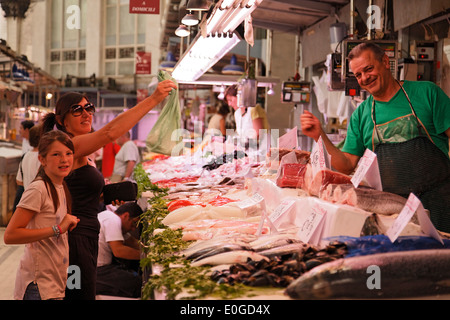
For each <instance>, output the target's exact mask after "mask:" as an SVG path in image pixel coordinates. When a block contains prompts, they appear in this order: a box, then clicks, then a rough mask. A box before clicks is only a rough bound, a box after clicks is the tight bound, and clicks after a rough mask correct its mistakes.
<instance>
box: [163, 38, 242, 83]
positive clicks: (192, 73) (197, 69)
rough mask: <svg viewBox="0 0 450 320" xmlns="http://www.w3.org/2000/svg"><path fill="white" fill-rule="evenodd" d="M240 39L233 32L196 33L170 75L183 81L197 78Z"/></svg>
mask: <svg viewBox="0 0 450 320" xmlns="http://www.w3.org/2000/svg"><path fill="white" fill-rule="evenodd" d="M240 41H241V37H240V36H239V35H238V34H237V33H235V32H233V33H227V34H220V35H216V34H214V35H208V36H206V37H202V36H201V34H200V33H198V34H197V36H196V38H195V39H194V41H193V42H192V44H191V45H190V46H189V48H187V50H186V53H185V54H184V55H183V57H182V58H181V59H180V61H178V63H177V65H176V66H175V69H174V70H173V73H172V77H174V78H175V79H176V80H184V81H192V80H197V79H198V78H199V77H200V76H201V75H203V74H204V73H205V72H206V71H208V70H209V68H211V67H212V66H213V65H214V64H215V63H216V62H217V61H219V60H220V59H222V57H223V56H224V55H225V54H226V53H227V52H228V51H230V50H231V49H232V48H234V47H235V46H236V45H237V44H238V43H239V42H240Z"/></svg>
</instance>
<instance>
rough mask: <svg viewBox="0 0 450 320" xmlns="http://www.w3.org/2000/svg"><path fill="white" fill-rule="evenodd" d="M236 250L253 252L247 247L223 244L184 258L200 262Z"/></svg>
mask: <svg viewBox="0 0 450 320" xmlns="http://www.w3.org/2000/svg"><path fill="white" fill-rule="evenodd" d="M237 250H247V251H253V250H252V248H251V247H250V246H248V245H239V244H234V243H229V244H227V243H224V244H222V245H221V246H217V247H215V248H214V247H213V248H209V249H204V250H201V251H199V252H196V254H194V255H191V256H189V257H186V259H194V262H195V261H198V260H202V259H205V258H207V257H212V256H215V255H217V254H221V253H224V252H230V251H237Z"/></svg>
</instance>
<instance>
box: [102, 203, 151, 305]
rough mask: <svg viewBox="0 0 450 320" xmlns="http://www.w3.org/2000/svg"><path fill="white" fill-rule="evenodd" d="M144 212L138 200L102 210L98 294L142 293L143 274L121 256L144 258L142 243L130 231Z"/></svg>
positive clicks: (130, 258) (132, 296)
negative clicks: (114, 209)
mask: <svg viewBox="0 0 450 320" xmlns="http://www.w3.org/2000/svg"><path fill="white" fill-rule="evenodd" d="M141 214H142V209H141V207H140V206H139V205H138V204H137V203H136V202H127V203H125V204H123V205H121V206H120V207H119V208H117V210H116V211H115V212H112V211H109V210H105V211H102V212H100V213H99V215H98V220H99V221H100V235H99V251H98V261H97V294H98V295H112V296H119V297H130V298H138V297H140V296H141V287H142V277H141V275H139V272H137V271H136V270H133V269H131V268H128V267H127V266H126V265H125V264H122V263H121V262H120V259H124V260H131V261H139V260H140V250H139V242H138V240H137V239H136V238H135V237H133V236H131V235H130V234H129V233H130V232H132V231H134V230H135V229H136V225H137V223H138V221H139V217H140V215H141Z"/></svg>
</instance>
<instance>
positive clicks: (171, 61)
mask: <svg viewBox="0 0 450 320" xmlns="http://www.w3.org/2000/svg"><path fill="white" fill-rule="evenodd" d="M176 64H177V62H176V60H175V57H174V55H173V53H172V52H171V51H169V52H167V56H166V60H165V61H163V62H162V63H161V64H160V65H159V69H160V70H165V71H172V70H173V68H174V67H175V65H176Z"/></svg>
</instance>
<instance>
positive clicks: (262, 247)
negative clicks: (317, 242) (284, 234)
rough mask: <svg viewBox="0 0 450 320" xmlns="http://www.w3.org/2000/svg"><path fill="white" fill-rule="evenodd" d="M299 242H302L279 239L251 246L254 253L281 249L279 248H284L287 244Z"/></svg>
mask: <svg viewBox="0 0 450 320" xmlns="http://www.w3.org/2000/svg"><path fill="white" fill-rule="evenodd" d="M299 242H302V241H301V240H299V239H295V238H279V239H274V240H272V241H266V242H264V243H262V244H261V245H256V246H252V248H253V250H255V251H256V252H258V251H264V250H268V249H273V248H277V247H281V246H284V245H287V244H292V243H299Z"/></svg>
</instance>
